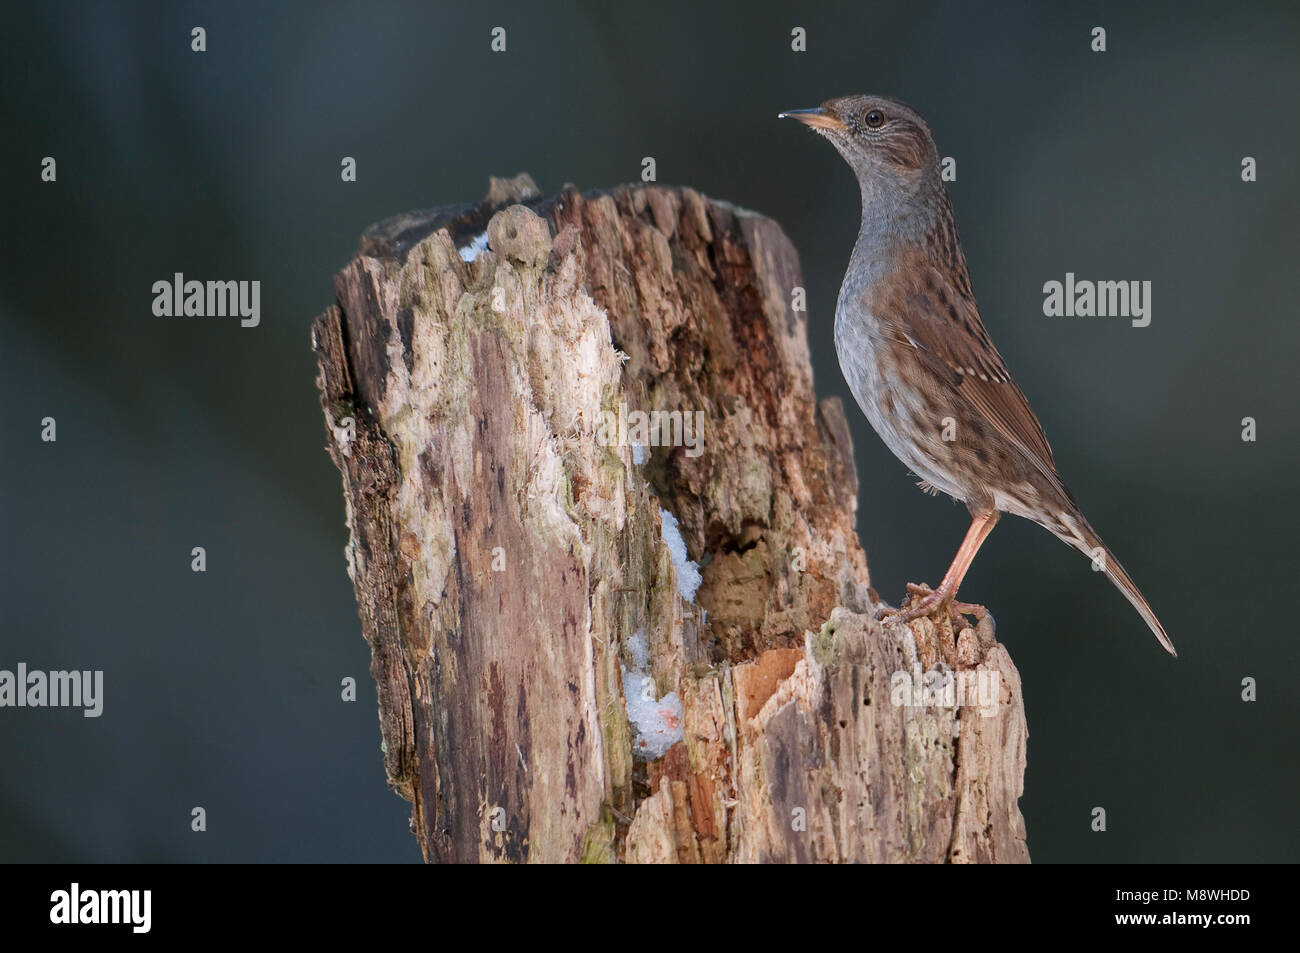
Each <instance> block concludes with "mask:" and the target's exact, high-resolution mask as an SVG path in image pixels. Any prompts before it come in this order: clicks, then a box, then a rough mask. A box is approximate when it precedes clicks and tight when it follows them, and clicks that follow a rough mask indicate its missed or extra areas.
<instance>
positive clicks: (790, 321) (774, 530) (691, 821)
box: [313, 176, 1028, 862]
mask: <svg viewBox="0 0 1300 953" xmlns="http://www.w3.org/2000/svg"><path fill="white" fill-rule="evenodd" d="M483 229H486V232H487V236H488V240H489V249H490V250H487V251H483V252H481V253H480V254H478V256H477V257H476V258H474V259H473V260H472V261H466V260H463V257H462V254H461V253H460V249H462V248H464V247H465V246H467V245H469V244H470V243H471V240H472V239H473V238H474V237H475V235H476V234H477V233H479V232H481V231H482V230H483ZM800 284H801V279H800V276H799V266H798V259H797V256H796V254H795V252H794V249H793V247H792V246H791V245H790V242H789V241H788V240H787V239H786V237H785V235H784V234H783V233H782V232H781V230H780V228H779V227H778V226H777V225H776V224H775V223H774V222H772V221H770V220H768V219H766V218H763V217H762V216H759V215H756V214H754V213H751V212H747V211H744V210H741V209H738V208H735V207H733V206H730V205H727V204H725V203H722V202H717V201H712V200H709V199H706V198H704V197H703V196H701V195H699V194H698V193H696V192H693V191H691V190H690V189H671V188H660V187H654V186H650V187H635V188H634V187H625V188H620V189H616V190H614V191H612V192H609V193H591V194H585V195H584V194H579V193H578V192H576V191H575V190H573V189H572V188H569V189H565V190H564V191H563V192H561V193H560V194H558V195H556V196H553V197H551V198H543V197H542V196H541V195H540V193H539V192H538V190H537V189H536V187H535V186H534V185H533V184H532V182H531V180H529V179H527V177H526V176H520V177H518V178H516V179H513V180H493V186H492V192H491V193H490V194H489V199H488V200H487V201H485V202H484V203H480V204H479V205H476V206H460V207H457V208H453V209H445V210H439V209H434V210H430V211H427V212H417V213H411V214H408V215H404V216H401V217H399V218H397V219H393V220H390V221H388V222H384V223H380V224H379V225H377V226H375V227H373V228H372V229H370V230H369V231H368V232H367V234H366V236H365V238H364V239H363V243H362V250H361V252H360V253H359V254H358V256H357V257H356V258H355V259H354V260H353V261H352V262H350V263H349V264H348V266H347V267H346V268H345V269H344V270H343V271H342V272H341V273H340V274H339V276H338V278H337V281H336V296H337V301H338V303H337V306H336V307H333V308H331V309H329V310H328V311H326V312H325V314H323V315H322V316H321V317H320V318H318V319H317V321H316V324H315V327H314V329H313V342H314V346H315V350H316V354H317V359H318V362H319V366H320V382H319V383H320V387H321V393H322V406H323V408H324V412H325V417H326V422H327V425H328V428H329V433H330V435H331V444H330V453H331V455H332V457H333V459H334V461H335V463H336V464H337V465H338V467H339V469H340V471H341V473H342V475H343V486H344V497H345V501H346V506H347V519H348V526H349V528H350V530H351V541H350V543H349V546H348V567H349V572H350V575H351V577H352V580H353V583H354V585H355V587H356V591H357V601H358V606H359V610H360V615H361V622H362V631H363V633H364V635H365V637H366V640H367V642H368V643H369V644H370V646H371V650H372V666H371V669H372V674H373V676H374V678H375V680H376V683H377V684H378V687H379V699H380V725H381V730H382V737H383V746H384V758H385V767H386V770H387V772H388V777H389V780H390V783H391V784H392V786H393V787H394V789H395V790H396V791H397V792H398V793H400V794H401V795H402V796H403V797H405V798H407V799H408V800H410V801H411V802H412V804H413V811H412V829H413V831H414V833H415V835H416V837H417V838H418V840H419V842H420V845H421V848H422V850H423V852H424V856H425V858H426V859H428V860H430V861H543V862H545V861H558V862H567V861H578V860H587V861H618V860H625V861H655V862H676V861H681V862H725V861H944V860H950V861H1023V860H1028V853H1027V851H1026V848H1025V832H1024V825H1023V821H1022V819H1021V816H1020V812H1019V808H1018V806H1017V798H1018V797H1019V795H1020V792H1021V784H1022V778H1023V773H1024V763H1025V761H1024V758H1025V738H1026V729H1025V721H1024V712H1023V706H1022V699H1021V694H1020V682H1019V676H1018V674H1017V673H1016V670H1015V668H1014V666H1013V665H1012V664H1011V660H1010V658H1009V657H1008V656H1007V654H1006V652H1005V651H1004V650H1003V649H1002V647H1001V646H1000V645H998V644H997V643H996V642H995V641H994V640H993V637H992V633H991V631H980V632H976V631H974V630H970V629H967V630H964V631H963V632H962V633H960V637H959V638H958V639H956V640H955V644H954V637H953V633H952V631H951V628H950V627H949V626H948V625H947V623H944V625H943V627H942V629H941V630H936V629H935V626H934V625H933V624H931V622H930V621H928V620H920V621H918V622H915V623H913V624H912V625H911V626H910V627H908V626H903V627H891V628H890V629H888V630H884V629H882V627H881V626H880V625H879V623H877V622H876V621H875V620H874V612H875V611H876V609H877V608H878V605H877V603H876V599H875V594H874V593H873V592H871V590H870V589H869V586H868V578H869V577H868V573H867V564H866V558H865V556H864V554H863V551H862V549H861V547H860V545H859V543H858V540H857V536H856V534H855V532H854V525H853V524H854V510H855V508H856V499H857V475H856V473H855V470H854V466H853V457H852V448H851V445H850V441H849V437H848V426H847V424H846V421H845V418H844V411H843V408H842V407H841V405H840V403H839V402H838V401H836V400H823V401H818V400H817V399H816V397H815V394H814V391H813V385H812V374H811V370H810V364H809V359H808V349H807V341H806V328H805V321H804V315H803V313H802V312H801V311H795V310H793V308H792V305H791V301H792V289H794V288H795V287H797V286H799V285H800ZM620 405H625V407H626V412H627V414H628V415H629V416H633V417H634V415H635V413H636V412H638V411H645V412H649V411H661V412H670V411H680V412H683V413H693V412H695V411H699V412H701V413H700V417H699V419H700V420H701V421H702V423H703V433H702V440H701V441H700V443H699V444H692V443H691V442H690V441H689V440H688V439H686V436H683V439H681V440H679V441H678V444H679V445H676V446H650V447H649V448H648V449H646V451H645V459H644V461H643V462H638V461H639V460H640V459H641V451H640V450H639V449H638V448H635V447H633V446H631V445H629V444H627V443H618V442H617V441H614V442H612V445H611V441H610V439H609V437H610V436H611V433H610V431H609V429H608V427H607V424H608V421H609V420H610V416H611V415H612V416H613V417H615V418H617V417H618V415H620V413H621V412H622V411H621V409H620ZM690 419H692V420H694V419H696V418H694V417H692V418H690ZM634 436H635V434H634ZM665 514H671V516H668V515H665ZM674 519H675V520H676V522H677V523H679V524H680V533H681V537H682V538H683V539H684V542H685V547H686V549H687V550H688V552H689V557H690V559H691V560H693V561H695V562H697V563H699V564H700V567H699V574H700V577H701V580H700V585H699V588H698V592H697V593H695V594H694V599H690V598H687V597H686V595H685V594H683V592H682V591H680V582H681V580H682V579H683V578H685V577H688V576H690V575H691V574H692V572H693V568H692V567H689V566H687V565H684V564H679V563H675V561H674V557H673V556H672V554H671V552H670V546H669V545H668V543H667V542H666V539H667V538H669V537H671V535H672V531H671V529H668V530H665V523H668V524H671V523H672V522H673V520H674ZM882 545H887V541H882ZM935 669H940V670H942V671H943V672H947V673H948V674H949V675H951V674H952V673H953V672H959V673H960V674H961V675H962V676H963V677H974V676H977V675H978V674H979V673H984V677H985V680H986V683H987V685H989V686H991V690H992V694H993V698H994V701H993V702H992V703H990V704H986V705H985V710H984V713H983V714H981V712H980V710H979V709H977V708H975V707H969V706H968V707H963V708H958V707H955V706H954V705H952V704H949V703H947V701H945V700H944V699H942V698H940V699H939V700H938V702H937V703H936V702H935V700H934V699H930V700H929V701H928V702H927V701H926V700H925V699H921V698H919V697H918V698H913V697H912V696H910V695H908V694H907V693H906V692H904V691H903V690H902V688H901V686H902V685H903V684H904V683H907V682H910V681H911V680H912V679H914V678H915V677H916V676H918V675H919V674H920V673H921V672H922V671H930V670H935ZM940 677H942V676H940ZM633 689H635V690H633ZM669 693H674V694H672V695H670V694H669ZM982 700H984V701H987V699H986V698H984V699H982ZM914 701H917V702H921V703H920V704H910V703H911V702H914ZM678 704H679V705H680V708H678V707H677V705H678ZM629 706H631V709H630V707H629ZM630 710H632V713H633V720H631V721H630V720H629V711H630ZM637 719H640V720H639V721H638V720H637ZM678 733H680V736H681V737H680V740H675V739H676V738H677V735H678ZM658 747H663V748H665V749H666V750H665V751H663V752H662V753H660V752H659V751H658V750H657V748H658Z"/></svg>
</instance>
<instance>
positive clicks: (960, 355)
mask: <svg viewBox="0 0 1300 953" xmlns="http://www.w3.org/2000/svg"><path fill="white" fill-rule="evenodd" d="M904 274H905V275H908V276H909V279H908V280H907V281H906V282H905V283H904V284H903V285H902V286H900V285H899V284H898V283H897V278H896V276H897V275H904ZM954 274H956V275H957V276H958V279H959V281H958V282H955V281H954V280H953V278H952V277H951V276H952V275H954ZM958 283H959V284H960V287H959V286H958ZM891 284H893V285H894V289H893V290H894V293H893V295H891V298H892V300H891V301H890V303H889V305H888V306H887V308H888V310H887V311H886V313H888V314H889V315H890V317H891V318H892V319H893V320H894V321H898V322H899V323H900V324H901V325H902V327H900V328H899V329H898V330H900V331H902V332H903V333H904V334H905V335H906V337H907V342H908V343H909V344H911V345H912V346H913V347H915V348H916V349H917V350H918V351H919V352H920V353H921V354H922V355H923V356H925V357H926V358H928V363H929V364H930V366H931V367H932V369H933V370H934V371H935V372H936V373H938V374H940V375H941V376H943V377H945V378H946V379H947V380H948V381H949V383H950V384H951V385H952V386H953V388H954V389H955V390H956V392H957V393H958V394H960V395H961V396H962V397H964V398H965V399H966V400H967V402H968V403H969V404H970V406H971V407H972V408H973V409H974V410H975V411H976V412H978V413H979V414H980V415H981V416H982V417H984V419H986V420H987V421H988V422H989V423H990V424H992V425H993V427H994V429H996V430H997V431H998V432H999V433H1000V434H1002V435H1003V436H1004V437H1006V438H1007V439H1008V440H1010V441H1011V442H1013V443H1014V444H1016V445H1017V446H1019V447H1020V448H1021V449H1022V450H1023V451H1024V452H1025V454H1026V455H1027V456H1028V457H1029V458H1030V459H1031V460H1032V461H1033V463H1034V465H1035V466H1036V467H1037V468H1038V469H1039V470H1041V471H1042V472H1043V474H1044V475H1046V476H1048V477H1050V478H1051V481H1052V483H1054V484H1055V485H1057V486H1061V483H1060V478H1059V477H1058V476H1057V474H1056V464H1055V461H1054V460H1053V459H1052V448H1051V446H1050V445H1049V444H1048V442H1047V436H1046V435H1045V434H1044V433H1043V428H1042V425H1041V424H1039V422H1038V418H1037V417H1036V416H1034V412H1033V410H1031V409H1030V407H1029V401H1028V400H1027V399H1026V398H1025V395H1024V394H1023V393H1021V391H1020V388H1019V387H1017V386H1016V383H1015V381H1013V380H1012V379H1011V372H1010V371H1008V370H1007V366H1006V364H1005V363H1004V362H1003V360H1002V355H1001V354H999V353H998V349H997V348H996V347H994V346H993V341H992V340H991V339H990V338H989V335H988V331H986V330H985V329H984V322H983V321H981V320H980V315H979V308H978V307H976V305H975V300H974V298H972V296H971V294H970V284H969V281H968V280H966V279H965V265H964V263H961V266H960V270H957V271H954V269H952V268H941V267H939V266H938V265H936V264H935V263H933V262H931V261H929V260H927V259H924V258H922V257H921V256H919V255H918V256H917V257H916V258H914V259H913V260H912V261H910V262H908V263H907V264H906V265H905V266H904V267H903V268H901V269H900V270H899V272H896V273H895V277H892V278H891ZM1061 489H1062V490H1064V487H1063V486H1062V487H1061Z"/></svg>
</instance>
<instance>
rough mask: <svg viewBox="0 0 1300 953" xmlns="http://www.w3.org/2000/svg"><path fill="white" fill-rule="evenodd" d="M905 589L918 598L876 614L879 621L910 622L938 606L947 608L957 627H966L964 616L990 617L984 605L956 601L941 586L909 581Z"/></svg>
mask: <svg viewBox="0 0 1300 953" xmlns="http://www.w3.org/2000/svg"><path fill="white" fill-rule="evenodd" d="M907 591H908V593H909V594H910V595H912V596H917V597H919V598H914V599H913V600H912V601H911V602H910V603H909V604H908V605H907V606H906V607H904V606H900V607H899V608H897V609H886V610H884V611H883V612H882V613H881V614H880V615H879V616H878V618H879V620H880V621H881V622H886V623H896V622H911V621H912V620H913V619H920V618H922V617H924V616H928V615H931V614H932V613H933V612H934V611H935V610H936V609H939V608H940V607H942V608H944V609H946V610H947V612H948V617H949V618H950V619H952V622H953V625H954V626H955V627H956V628H957V629H962V628H965V627H966V624H967V623H966V620H965V618H964V616H968V615H969V616H974V617H975V618H976V619H979V620H983V619H985V618H991V616H990V614H989V610H988V609H986V608H985V607H984V606H981V605H977V604H976V603H974V602H958V601H957V600H956V599H953V598H952V595H951V594H950V593H947V592H944V591H943V589H942V588H939V589H931V588H930V587H929V586H927V585H926V584H925V583H915V582H909V583H908V584H907Z"/></svg>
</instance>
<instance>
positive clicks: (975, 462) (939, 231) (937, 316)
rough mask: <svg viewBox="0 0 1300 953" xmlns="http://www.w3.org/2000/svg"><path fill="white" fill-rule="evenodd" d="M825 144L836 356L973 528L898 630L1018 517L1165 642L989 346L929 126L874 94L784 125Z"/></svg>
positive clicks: (895, 438) (950, 602) (898, 615)
mask: <svg viewBox="0 0 1300 953" xmlns="http://www.w3.org/2000/svg"><path fill="white" fill-rule="evenodd" d="M781 115H782V117H787V116H788V117H790V118H792V119H798V120H799V121H800V122H802V123H804V124H805V125H807V126H809V127H811V128H812V129H813V130H814V131H815V132H818V133H820V134H821V135H823V136H825V137H826V138H827V139H829V140H830V141H831V144H832V145H833V146H835V148H836V149H837V150H839V153H840V155H841V156H843V157H844V159H845V161H846V162H848V164H849V166H850V168H852V169H853V172H854V174H855V175H856V176H857V178H858V186H859V187H860V189H861V191H862V228H861V230H860V232H859V233H858V241H857V244H856V245H855V246H854V247H853V255H852V257H851V258H850V259H849V268H848V272H847V273H846V274H845V276H844V284H843V285H842V286H841V288H840V297H839V302H838V304H837V305H836V308H835V350H836V353H837V354H838V355H839V359H840V367H841V368H842V369H843V371H844V376H845V378H846V379H847V380H848V383H849V388H850V389H851V390H852V391H853V396H854V397H855V398H857V401H858V405H859V406H860V407H861V408H862V412H863V413H864V414H866V415H867V419H868V420H869V421H871V425H872V426H873V427H874V428H875V429H876V433H878V434H879V435H880V438H881V439H882V440H884V441H885V444H886V445H887V446H888V447H889V449H890V450H892V451H893V452H894V455H895V456H897V457H898V458H899V459H900V460H902V461H903V463H905V464H906V465H907V466H908V467H909V468H910V469H911V470H912V471H913V472H914V473H916V474H917V475H918V476H919V477H921V479H922V481H923V482H922V483H921V486H922V488H923V489H926V490H929V491H931V492H937V491H939V490H942V491H943V492H944V493H947V494H948V495H949V496H951V497H952V498H953V499H955V500H959V501H961V502H964V503H965V504H966V507H967V509H969V510H970V514H971V518H972V522H971V527H970V530H969V531H968V532H967V533H966V538H965V539H964V540H963V541H962V544H961V548H960V549H958V550H957V556H956V558H955V559H954V560H953V562H952V565H951V566H950V567H949V569H948V572H947V573H946V574H945V575H944V577H943V581H942V582H941V583H940V584H939V587H938V588H937V589H934V590H931V589H929V588H928V587H926V586H917V585H912V584H909V585H908V590H909V591H910V592H911V593H912V594H913V600H912V601H911V602H910V603H909V604H907V606H906V608H905V609H900V610H897V611H894V612H891V613H890V614H891V615H892V616H893V618H894V619H896V620H900V621H908V620H911V619H915V618H919V617H921V616H924V615H928V614H930V613H931V612H934V611H936V610H939V609H944V610H946V611H949V612H951V613H953V614H954V615H956V614H958V613H972V614H976V615H984V614H986V610H985V609H984V608H983V607H982V606H977V605H972V604H969V603H962V602H956V601H955V597H956V595H957V587H958V586H959V585H961V581H962V578H963V577H964V576H965V575H966V571H967V569H969V568H970V564H971V561H972V560H973V559H974V558H975V553H976V552H977V551H978V550H979V547H980V544H981V543H983V542H984V540H985V538H986V537H987V536H988V534H989V532H990V531H991V530H992V529H993V526H994V524H995V523H997V521H998V518H999V516H1000V515H1001V513H1014V514H1015V515H1017V516H1023V517H1025V518H1026V519H1030V520H1033V521H1034V522H1035V523H1037V524H1039V525H1040V526H1043V527H1045V528H1046V529H1048V530H1049V531H1050V532H1052V533H1054V534H1055V535H1057V536H1058V537H1060V538H1061V539H1062V540H1064V541H1065V542H1067V543H1069V544H1070V545H1071V546H1073V547H1074V548H1075V549H1077V550H1079V551H1080V552H1082V553H1084V554H1085V555H1087V556H1089V557H1090V558H1092V559H1093V560H1094V561H1095V562H1096V563H1097V564H1098V565H1099V567H1100V568H1101V569H1102V570H1104V571H1105V573H1106V575H1107V576H1109V577H1110V579H1111V581H1112V582H1113V583H1114V584H1115V585H1116V586H1117V587H1118V588H1119V590H1120V591H1121V592H1122V593H1124V595H1125V596H1126V597H1127V598H1128V601H1129V602H1131V603H1132V604H1133V606H1134V608H1136V609H1137V611H1138V612H1139V613H1140V614H1141V616H1142V618H1143V619H1145V620H1146V623H1147V625H1149V626H1150V627H1151V631H1152V632H1154V633H1155V635H1156V638H1157V639H1159V640H1160V644H1161V645H1163V646H1164V647H1165V649H1167V650H1168V651H1169V653H1170V654H1171V655H1176V654H1177V653H1176V652H1175V651H1174V645H1173V643H1172V642H1171V641H1170V640H1169V636H1168V635H1167V634H1166V633H1165V630H1164V627H1163V626H1161V624H1160V621H1159V620H1158V619H1157V618H1156V615H1155V613H1154V612H1153V611H1152V610H1151V606H1149V605H1148V604H1147V601H1146V599H1144V598H1143V597H1142V593H1141V592H1139V591H1138V588H1137V586H1135V585H1134V584H1133V580H1132V579H1130V578H1129V576H1128V573H1126V572H1125V571H1124V567H1123V566H1121V565H1120V564H1119V562H1118V561H1117V560H1116V559H1115V557H1114V556H1112V555H1111V553H1110V550H1108V549H1107V548H1106V546H1105V544H1104V543H1103V542H1102V541H1101V538H1100V537H1099V536H1098V535H1097V534H1096V533H1095V532H1094V531H1093V529H1092V527H1091V526H1089V525H1088V521H1087V520H1086V519H1084V518H1083V514H1082V513H1080V512H1079V508H1078V506H1077V505H1076V504H1075V502H1074V498H1073V497H1071V496H1070V491H1069V490H1067V489H1066V488H1065V484H1064V483H1063V482H1062V481H1061V478H1060V476H1058V475H1057V472H1056V465H1055V464H1054V462H1053V461H1052V448H1051V447H1050V446H1048V444H1047V438H1046V437H1045V436H1044V435H1043V428H1042V426H1041V425H1040V424H1039V423H1038V418H1037V417H1035V416H1034V412H1033V411H1032V410H1031V409H1030V408H1029V402H1028V401H1027V400H1026V399H1025V395H1024V394H1022V393H1021V392H1020V388H1019V387H1017V386H1016V384H1015V382H1014V381H1013V380H1012V379H1011V374H1010V372H1009V371H1008V370H1007V367H1006V364H1005V363H1004V362H1003V360H1002V356H1001V355H1000V354H998V351H997V348H995V347H994V346H993V341H992V340H990V338H989V335H988V332H987V331H986V330H985V329H984V322H983V321H981V320H980V313H979V308H978V307H977V306H976V304H975V296H974V293H973V292H972V291H971V284H970V276H969V275H968V274H967V271H966V256H965V255H964V254H963V252H962V248H961V243H960V242H959V241H958V240H957V227H956V225H955V224H954V222H953V215H952V206H951V205H950V204H949V201H948V193H947V191H946V190H945V188H944V185H943V182H942V180H941V178H940V170H939V153H938V151H937V150H936V148H935V145H934V139H933V137H932V136H931V135H930V130H929V127H927V126H926V124H925V121H924V120H923V119H922V118H921V117H920V116H919V115H917V114H916V112H915V111H913V110H912V109H909V108H908V107H907V106H905V105H903V104H902V103H899V102H895V101H894V100H891V99H885V98H884V97H880V96H846V97H844V98H842V99H832V100H829V101H828V102H826V103H823V104H822V105H821V106H820V107H818V108H816V109H800V110H794V111H791V112H786V113H782V114H781Z"/></svg>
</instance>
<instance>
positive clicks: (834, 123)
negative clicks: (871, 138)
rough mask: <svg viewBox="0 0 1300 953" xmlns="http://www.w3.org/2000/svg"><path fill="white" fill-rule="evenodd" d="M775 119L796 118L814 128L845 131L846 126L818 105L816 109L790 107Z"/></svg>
mask: <svg viewBox="0 0 1300 953" xmlns="http://www.w3.org/2000/svg"><path fill="white" fill-rule="evenodd" d="M776 118H777V119H798V120H799V121H800V122H801V123H803V124H804V125H805V126H812V127H813V128H814V129H836V130H838V131H840V132H845V131H847V129H848V127H847V126H845V125H844V123H842V122H840V121H839V120H838V119H836V118H835V117H834V116H832V115H831V114H830V113H828V112H827V111H826V110H825V109H822V108H821V107H820V106H818V107H817V108H816V109H791V110H789V111H787V112H783V113H781V114H780V115H779V116H777V117H776Z"/></svg>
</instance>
